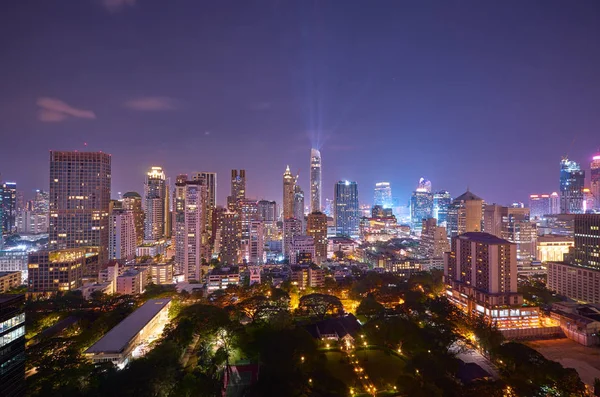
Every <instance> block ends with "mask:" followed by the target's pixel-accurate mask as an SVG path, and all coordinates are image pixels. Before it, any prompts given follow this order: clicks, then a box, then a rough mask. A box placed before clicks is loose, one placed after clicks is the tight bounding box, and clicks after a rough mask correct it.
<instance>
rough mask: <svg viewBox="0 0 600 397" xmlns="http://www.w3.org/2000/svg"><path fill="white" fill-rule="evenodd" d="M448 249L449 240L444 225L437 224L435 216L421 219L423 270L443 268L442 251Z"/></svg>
mask: <svg viewBox="0 0 600 397" xmlns="http://www.w3.org/2000/svg"><path fill="white" fill-rule="evenodd" d="M447 251H450V242H449V241H448V235H447V233H446V228H445V227H444V226H438V225H437V221H436V219H435V218H429V219H424V220H423V226H422V231H421V254H422V255H423V256H424V258H425V260H424V263H423V270H431V269H443V268H444V252H447Z"/></svg>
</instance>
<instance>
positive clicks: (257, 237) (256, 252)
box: [246, 219, 265, 265]
mask: <svg viewBox="0 0 600 397" xmlns="http://www.w3.org/2000/svg"><path fill="white" fill-rule="evenodd" d="M248 229H249V238H248V244H247V245H248V257H247V259H246V260H247V261H248V263H251V264H254V265H262V264H263V263H265V239H264V236H265V231H264V222H263V221H262V220H258V219H255V220H251V221H250V224H249V225H248Z"/></svg>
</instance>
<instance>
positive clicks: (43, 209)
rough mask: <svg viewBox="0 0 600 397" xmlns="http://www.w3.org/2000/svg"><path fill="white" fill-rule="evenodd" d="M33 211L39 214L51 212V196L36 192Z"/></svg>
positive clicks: (43, 192) (40, 191)
mask: <svg viewBox="0 0 600 397" xmlns="http://www.w3.org/2000/svg"><path fill="white" fill-rule="evenodd" d="M33 211H34V212H36V213H38V214H47V213H48V212H50V195H49V194H48V192H45V191H43V190H39V189H38V190H36V191H35V197H34V199H33Z"/></svg>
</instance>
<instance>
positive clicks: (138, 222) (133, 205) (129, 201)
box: [123, 192, 146, 245]
mask: <svg viewBox="0 0 600 397" xmlns="http://www.w3.org/2000/svg"><path fill="white" fill-rule="evenodd" d="M123 209H125V210H127V211H131V212H132V213H133V222H134V225H135V241H136V244H137V245H141V244H142V243H143V242H144V218H145V217H146V215H145V214H144V210H143V209H142V196H140V194H139V193H137V192H127V193H125V194H124V195H123Z"/></svg>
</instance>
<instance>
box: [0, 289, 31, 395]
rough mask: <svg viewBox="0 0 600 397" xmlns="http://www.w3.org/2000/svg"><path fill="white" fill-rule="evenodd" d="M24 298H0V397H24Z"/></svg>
mask: <svg viewBox="0 0 600 397" xmlns="http://www.w3.org/2000/svg"><path fill="white" fill-rule="evenodd" d="M24 306H25V295H22V294H6V295H0V324H2V326H0V341H2V343H1V345H0V368H1V369H2V370H1V371H0V396H3V397H20V396H25V395H26V394H25V390H26V388H25V308H24Z"/></svg>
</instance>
